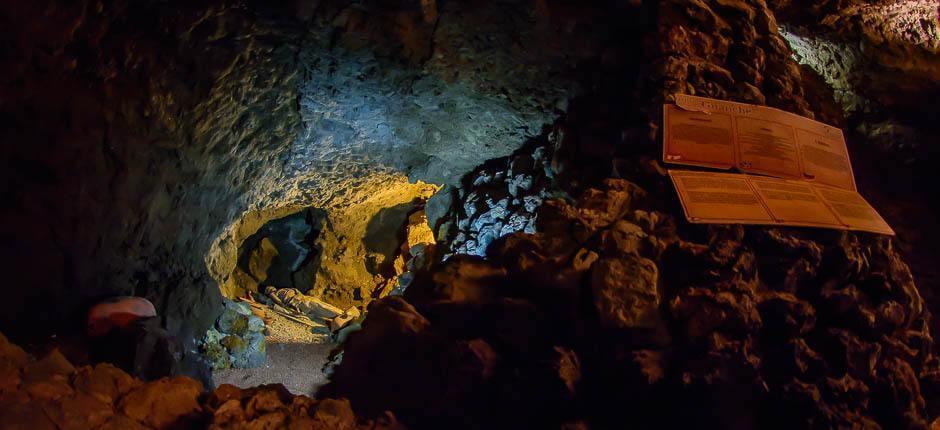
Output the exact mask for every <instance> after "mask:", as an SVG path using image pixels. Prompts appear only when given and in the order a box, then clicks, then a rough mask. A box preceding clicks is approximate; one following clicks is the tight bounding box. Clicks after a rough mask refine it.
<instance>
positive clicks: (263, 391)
mask: <svg viewBox="0 0 940 430" xmlns="http://www.w3.org/2000/svg"><path fill="white" fill-rule="evenodd" d="M253 391H254V394H253V395H252V396H251V398H249V399H248V400H247V402H246V403H245V413H246V414H247V416H248V417H250V418H254V417H259V416H261V415H264V414H266V413H270V412H275V411H278V410H280V409H284V408H285V407H286V405H285V400H288V399H289V398H290V393H289V392H288V391H287V389H286V388H284V386H283V385H265V386H261V387H258V388H255V389H253Z"/></svg>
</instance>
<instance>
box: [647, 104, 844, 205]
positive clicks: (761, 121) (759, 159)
mask: <svg viewBox="0 0 940 430" xmlns="http://www.w3.org/2000/svg"><path fill="white" fill-rule="evenodd" d="M663 121H664V127H663V161H665V162H667V163H674V164H686V165H692V166H703V167H711V168H717V169H723V170H730V169H732V168H735V169H737V170H739V171H741V172H745V173H756V174H762V175H769V176H774V177H778V178H788V179H800V180H804V181H808V182H811V183H816V184H824V185H829V186H833V187H837V188H842V189H845V190H852V191H856V187H855V176H854V174H853V173H852V164H851V162H850V161H849V153H848V150H847V149H846V146H845V137H844V136H843V135H842V130H839V129H838V128H835V127H831V126H829V125H826V124H823V123H820V122H817V121H813V120H811V119H809V118H804V117H801V116H799V115H795V114H792V113H789V112H784V111H782V110H779V109H774V108H769V107H765V106H755V105H749V104H744V103H735V102H729V101H723V100H714V99H708V98H703V97H695V96H688V95H683V94H679V95H676V104H675V105H664V106H663Z"/></svg>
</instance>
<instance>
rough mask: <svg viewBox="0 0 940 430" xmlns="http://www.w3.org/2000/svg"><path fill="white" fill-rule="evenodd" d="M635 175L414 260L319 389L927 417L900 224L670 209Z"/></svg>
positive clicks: (916, 422) (920, 315) (922, 343)
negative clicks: (849, 227) (709, 216)
mask: <svg viewBox="0 0 940 430" xmlns="http://www.w3.org/2000/svg"><path fill="white" fill-rule="evenodd" d="M627 190H629V191H632V192H628V191H627ZM639 191H640V190H639V189H637V188H636V187H635V186H634V185H632V184H629V183H627V182H625V181H622V180H609V181H606V182H605V184H604V186H603V188H601V189H589V190H587V191H586V192H584V193H583V194H582V195H581V197H580V198H579V199H578V200H577V202H576V203H575V204H568V203H565V202H563V201H559V200H550V201H548V202H546V203H545V204H544V205H543V206H542V207H541V209H540V212H539V217H538V222H537V229H538V231H539V232H538V233H535V234H525V233H514V234H511V235H508V236H505V237H503V238H501V239H499V240H497V241H495V242H494V243H493V244H492V245H491V246H490V247H489V248H488V251H487V255H486V257H487V259H486V260H483V259H480V258H479V257H475V256H474V257H471V256H454V257H452V258H450V259H449V260H448V261H447V262H445V263H443V264H442V265H441V266H439V267H436V268H435V269H433V270H432V271H431V272H425V273H419V274H418V278H417V279H416V280H415V281H414V282H413V283H412V285H411V286H410V287H409V289H408V291H407V292H406V294H405V298H404V299H402V298H399V297H389V298H385V299H382V300H379V301H377V302H374V303H373V304H372V305H371V306H370V309H369V314H368V317H367V318H366V320H365V322H364V324H363V327H362V330H361V331H359V332H356V333H353V334H352V335H351V336H350V337H349V340H348V341H347V342H346V345H345V349H344V356H343V361H342V363H341V364H340V365H339V367H338V368H337V369H336V371H335V373H334V375H333V377H332V382H331V385H330V386H328V387H327V388H325V391H321V394H326V395H331V396H336V395H340V396H344V397H349V398H350V400H351V401H352V404H353V407H354V408H355V409H356V410H358V411H362V412H363V413H366V414H369V413H375V412H377V411H380V410H384V408H388V409H391V410H392V411H393V412H395V414H396V416H398V417H399V418H400V419H402V420H403V422H405V423H406V424H408V425H409V426H412V427H416V428H440V427H441V426H445V425H446V426H449V427H460V428H518V427H530V428H557V427H558V426H561V425H563V424H564V423H567V422H571V421H581V422H585V423H588V424H589V425H590V426H591V427H598V428H623V427H625V426H629V427H631V428H689V427H704V428H780V429H797V428H846V427H853V426H857V427H860V428H925V427H926V425H927V424H928V423H929V422H930V420H931V419H932V418H934V417H935V416H936V414H937V412H938V411H937V410H936V409H933V407H928V405H931V404H934V403H935V402H936V401H937V400H940V399H938V398H936V397H934V395H933V394H932V393H933V392H934V391H933V390H935V388H934V387H935V386H936V383H937V379H936V375H938V371H940V366H938V364H940V362H938V361H937V359H936V357H935V356H934V355H933V354H932V352H931V349H932V339H931V336H930V332H929V328H928V326H927V319H928V313H927V312H926V310H925V307H924V302H923V299H922V298H921V296H920V295H919V294H918V292H917V288H916V287H915V285H914V281H913V277H912V276H911V273H910V271H909V270H908V268H907V266H906V265H905V264H904V263H903V261H902V260H901V257H900V256H899V255H898V253H897V252H896V251H895V249H894V247H893V246H892V244H891V240H890V239H888V238H886V237H879V236H876V235H868V234H855V233H848V232H838V231H825V230H806V229H768V228H763V227H742V226H700V225H690V224H686V223H684V222H680V223H678V225H677V223H676V221H675V220H674V219H673V218H672V217H671V216H669V215H667V214H665V213H663V212H659V211H657V210H653V209H652V208H650V207H649V206H647V204H646V203H644V201H643V199H641V198H630V197H627V196H631V195H632V196H637V195H639V193H638V192H639ZM671 203H672V205H676V204H677V203H676V202H671ZM406 300H407V301H406ZM373 363H382V365H381V366H375V365H374V364H373ZM675 411H683V412H682V413H681V414H677V413H675Z"/></svg>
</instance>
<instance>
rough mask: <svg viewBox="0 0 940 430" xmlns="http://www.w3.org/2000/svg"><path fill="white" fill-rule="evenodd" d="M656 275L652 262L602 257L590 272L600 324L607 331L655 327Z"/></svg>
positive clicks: (642, 259) (632, 258)
mask: <svg viewBox="0 0 940 430" xmlns="http://www.w3.org/2000/svg"><path fill="white" fill-rule="evenodd" d="M658 279H659V272H658V269H657V268H656V264H655V263H653V262H652V261H650V260H648V259H645V258H640V257H636V256H626V257H622V258H604V259H601V260H600V261H598V262H597V263H595V264H594V267H593V269H592V270H591V291H592V293H593V296H594V307H595V309H596V310H597V313H598V317H599V318H600V321H601V325H602V326H604V327H609V328H634V327H646V328H649V327H654V326H656V325H657V324H658V321H659V316H658V312H659V292H658V291H657V288H656V284H657V282H658Z"/></svg>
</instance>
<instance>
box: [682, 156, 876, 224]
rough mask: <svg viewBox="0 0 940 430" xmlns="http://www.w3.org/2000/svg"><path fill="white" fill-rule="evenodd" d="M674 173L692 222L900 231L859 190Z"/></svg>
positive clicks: (739, 176) (758, 178) (735, 175)
mask: <svg viewBox="0 0 940 430" xmlns="http://www.w3.org/2000/svg"><path fill="white" fill-rule="evenodd" d="M669 177H670V178H671V179H672V183H673V185H674V186H675V187H676V191H677V192H678V194H679V200H680V201H681V202H682V208H683V209H684V210H685V215H686V218H687V219H688V220H689V222H692V223H702V224H771V225H784V226H806V227H825V228H835V229H842V230H861V231H868V232H873V233H881V234H888V235H892V236H893V235H894V230H892V229H891V227H890V226H888V224H887V223H885V221H884V220H883V219H882V218H881V216H879V215H878V213H877V212H876V211H875V209H874V208H872V207H871V205H869V204H868V202H866V201H865V199H864V198H862V196H861V195H859V194H858V192H856V191H849V190H843V189H839V188H835V187H830V186H827V185H819V184H814V183H811V182H808V181H803V180H791V179H777V178H769V177H764V176H753V175H745V174H738V173H716V172H699V171H691V170H670V171H669Z"/></svg>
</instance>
